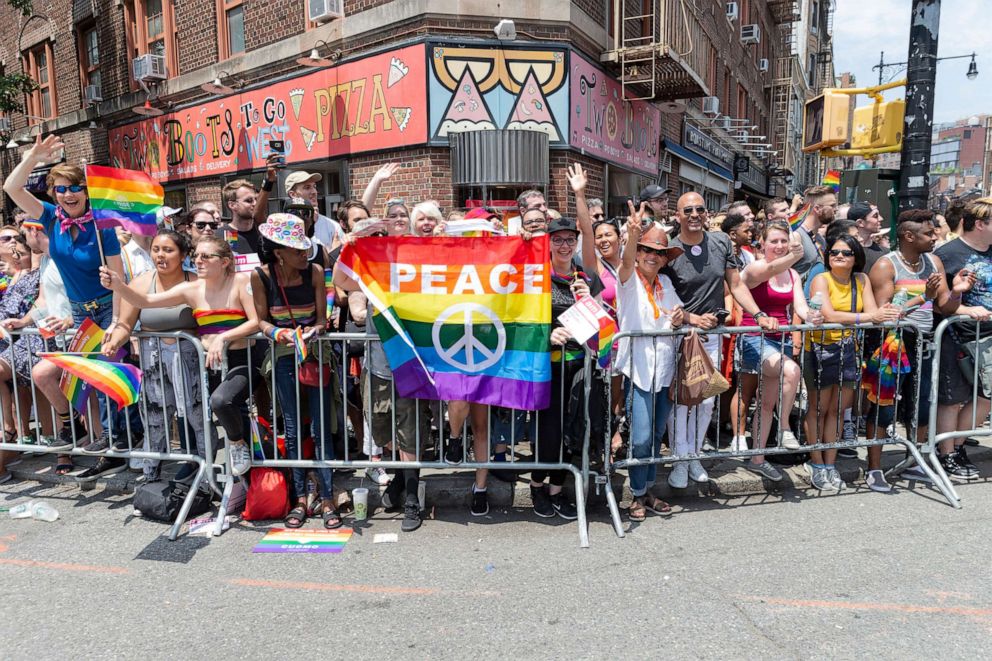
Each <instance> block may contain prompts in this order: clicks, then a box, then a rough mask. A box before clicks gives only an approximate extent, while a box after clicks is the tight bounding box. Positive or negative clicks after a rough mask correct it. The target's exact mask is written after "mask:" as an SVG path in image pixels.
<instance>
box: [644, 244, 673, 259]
mask: <svg viewBox="0 0 992 661" xmlns="http://www.w3.org/2000/svg"><path fill="white" fill-rule="evenodd" d="M637 249H638V250H643V251H644V252H646V253H648V254H649V255H657V256H658V257H667V256H668V249H667V248H648V247H647V246H637Z"/></svg>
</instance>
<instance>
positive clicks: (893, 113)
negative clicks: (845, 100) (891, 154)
mask: <svg viewBox="0 0 992 661" xmlns="http://www.w3.org/2000/svg"><path fill="white" fill-rule="evenodd" d="M905 114H906V102H905V101H903V100H902V99H896V100H895V101H886V102H885V103H873V104H871V105H870V106H864V107H863V108H855V109H854V122H853V126H852V129H851V148H852V149H877V148H880V147H894V146H896V145H899V144H901V143H902V129H903V121H904V116H905Z"/></svg>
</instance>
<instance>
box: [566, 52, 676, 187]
mask: <svg viewBox="0 0 992 661" xmlns="http://www.w3.org/2000/svg"><path fill="white" fill-rule="evenodd" d="M569 85H570V87H571V104H570V105H571V108H572V113H573V116H572V121H571V130H572V138H571V145H572V146H573V147H575V148H576V149H580V150H582V151H583V152H585V153H587V154H589V155H591V156H595V157H597V158H601V159H603V160H605V161H609V162H610V163H616V164H617V165H619V166H620V167H623V168H626V169H628V170H633V171H635V172H643V173H644V174H647V175H651V176H654V175H657V174H658V140H659V137H660V131H661V111H660V110H658V109H657V108H656V107H654V105H652V104H650V103H647V102H645V101H628V100H626V99H624V98H623V87H622V86H621V85H620V83H618V82H617V81H616V80H614V79H613V78H611V77H609V76H608V75H607V74H606V72H604V71H603V70H602V69H600V68H598V67H596V66H594V65H592V64H590V63H589V62H588V61H586V60H585V59H584V58H583V57H582V56H580V55H578V54H577V53H575V52H573V53H572V56H571V76H570V81H569Z"/></svg>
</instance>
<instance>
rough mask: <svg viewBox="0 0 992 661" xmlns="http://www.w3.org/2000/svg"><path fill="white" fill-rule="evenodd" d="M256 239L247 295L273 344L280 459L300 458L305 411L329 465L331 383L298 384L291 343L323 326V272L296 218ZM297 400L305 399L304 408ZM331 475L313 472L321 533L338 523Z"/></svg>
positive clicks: (295, 516) (284, 216) (300, 511)
mask: <svg viewBox="0 0 992 661" xmlns="http://www.w3.org/2000/svg"><path fill="white" fill-rule="evenodd" d="M258 234H259V236H260V237H261V239H260V244H259V251H258V252H259V257H260V258H261V260H262V262H263V263H264V266H261V267H259V268H256V269H255V272H254V273H252V276H251V289H252V292H253V295H254V297H255V310H256V312H257V314H258V318H259V320H260V321H259V328H260V329H261V331H262V332H263V333H265V334H266V335H268V336H269V337H270V338H271V339H272V341H273V349H272V353H271V354H270V357H271V360H272V361H273V367H272V372H273V380H274V382H275V390H276V393H275V394H276V400H277V401H278V403H279V407H280V410H281V412H282V419H283V425H284V428H285V430H286V455H287V457H288V458H289V459H299V460H301V459H303V458H304V457H303V452H302V446H303V442H302V438H303V434H302V433H301V431H300V426H301V424H300V423H301V421H302V419H304V418H305V417H306V413H307V410H308V409H309V412H310V419H311V423H310V429H311V433H312V434H313V438H314V446H315V448H316V453H317V458H318V459H321V460H329V459H334V437H333V433H334V431H336V430H335V429H334V423H335V421H336V419H337V416H336V414H335V409H334V402H333V401H332V398H331V392H332V390H333V387H332V386H333V383H331V382H330V380H328V382H327V383H325V384H324V386H323V387H313V386H305V385H302V384H301V383H300V379H299V373H298V371H297V356H296V349H295V343H294V336H295V335H294V331H295V329H296V328H300V329H301V330H302V332H303V335H304V336H305V337H308V336H310V335H313V334H316V333H318V332H320V331H321V330H322V329H323V328H324V327H325V326H326V324H327V305H326V290H325V286H324V270H323V267H322V266H321V265H320V264H319V263H310V262H309V261H308V258H309V254H310V248H311V245H312V244H311V241H310V239H309V238H308V237H307V236H306V229H305V227H304V223H303V220H302V219H300V218H299V217H297V216H294V215H292V214H288V213H274V214H272V215H270V216H269V217H268V218H267V219H266V221H265V222H264V223H262V224H261V225H259V227H258ZM325 351H330V348H329V347H327V348H325ZM332 378H333V377H332ZM301 394H306V401H305V402H304V401H303V398H302V397H301V396H300V395H301ZM273 417H274V416H273ZM331 473H332V471H331V469H330V468H320V469H318V470H317V477H318V480H317V481H318V485H319V488H320V500H321V503H320V507H319V508H318V509H317V510H316V511H315V512H314V514H315V515H320V516H321V518H322V520H323V522H324V527H325V528H337V527H339V526H340V525H341V523H342V522H341V517H340V515H339V514H338V512H337V509H336V508H335V507H334V500H333V493H332V491H331ZM306 474H307V471H306V469H303V468H294V469H293V494H294V496H295V498H296V505H294V507H293V509H292V510H291V511H290V512H289V514H288V515H287V517H286V520H285V523H286V526H287V527H289V528H299V527H300V526H302V525H303V523H304V522H305V521H306V519H307V513H308V512H307V489H306V481H307V475H306Z"/></svg>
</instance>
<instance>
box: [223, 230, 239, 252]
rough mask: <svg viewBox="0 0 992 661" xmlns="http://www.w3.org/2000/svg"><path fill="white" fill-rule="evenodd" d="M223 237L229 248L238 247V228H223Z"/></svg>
mask: <svg viewBox="0 0 992 661" xmlns="http://www.w3.org/2000/svg"><path fill="white" fill-rule="evenodd" d="M224 238H225V239H227V245H229V246H231V250H234V249H235V248H237V247H238V230H236V229H234V228H233V227H232V228H229V229H226V230H224Z"/></svg>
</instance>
